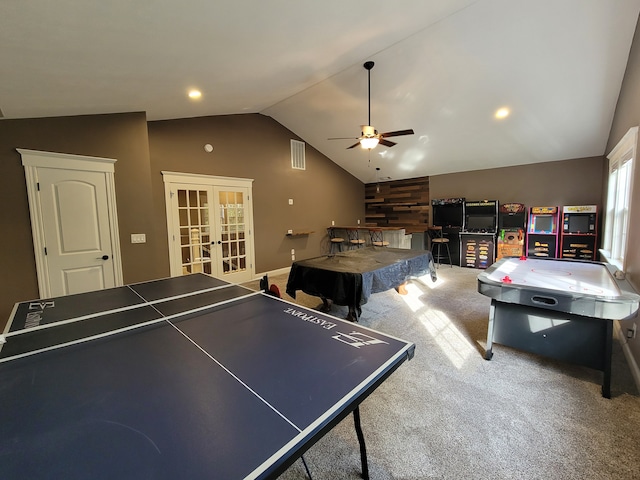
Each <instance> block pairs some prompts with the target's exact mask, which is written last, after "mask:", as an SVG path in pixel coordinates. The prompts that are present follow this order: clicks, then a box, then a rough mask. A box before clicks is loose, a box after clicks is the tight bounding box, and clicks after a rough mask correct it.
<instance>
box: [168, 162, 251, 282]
mask: <svg viewBox="0 0 640 480" xmlns="http://www.w3.org/2000/svg"><path fill="white" fill-rule="evenodd" d="M162 173H163V177H164V181H165V198H166V204H167V225H168V226H169V228H168V230H169V231H168V233H169V248H170V265H171V275H172V276H177V275H186V274H190V273H197V272H202V273H206V274H209V275H212V276H214V277H216V278H220V279H223V280H226V281H228V282H231V283H242V282H247V281H250V280H252V279H253V275H254V267H253V236H252V234H251V231H252V228H253V223H252V222H253V220H252V204H251V188H250V187H249V186H247V185H250V181H249V180H243V179H229V178H224V177H211V176H206V175H195V176H191V175H187V174H179V173H171V172H162ZM185 180H191V181H193V182H201V183H178V182H177V181H185ZM204 181H206V182H207V183H203V182H204ZM214 183H217V185H214ZM220 184H225V185H220Z"/></svg>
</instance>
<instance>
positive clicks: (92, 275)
mask: <svg viewBox="0 0 640 480" xmlns="http://www.w3.org/2000/svg"><path fill="white" fill-rule="evenodd" d="M38 183H39V187H40V204H41V209H42V224H43V232H44V243H45V248H46V252H45V255H46V262H47V267H48V271H49V282H50V288H51V296H54V297H55V296H60V295H68V294H72V293H82V292H87V291H92V290H100V289H103V288H110V287H115V285H116V282H115V275H114V268H113V248H112V246H111V239H110V235H109V223H108V221H107V219H108V218H109V213H108V207H107V193H106V185H105V176H104V173H102V172H86V171H78V170H61V169H50V168H39V169H38Z"/></svg>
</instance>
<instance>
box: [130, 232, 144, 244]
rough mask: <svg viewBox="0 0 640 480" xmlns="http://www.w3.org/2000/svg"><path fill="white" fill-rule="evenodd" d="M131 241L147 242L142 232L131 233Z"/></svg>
mask: <svg viewBox="0 0 640 480" xmlns="http://www.w3.org/2000/svg"><path fill="white" fill-rule="evenodd" d="M131 243H147V235H146V234H144V233H132V234H131Z"/></svg>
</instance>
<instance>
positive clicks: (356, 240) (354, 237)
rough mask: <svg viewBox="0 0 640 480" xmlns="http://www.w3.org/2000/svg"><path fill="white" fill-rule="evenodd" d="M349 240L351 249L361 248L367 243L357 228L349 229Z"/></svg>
mask: <svg viewBox="0 0 640 480" xmlns="http://www.w3.org/2000/svg"><path fill="white" fill-rule="evenodd" d="M347 238H348V239H349V246H350V247H351V248H354V247H355V248H360V247H362V246H363V245H364V244H365V243H366V240H365V239H364V238H360V235H359V233H358V229H357V228H347Z"/></svg>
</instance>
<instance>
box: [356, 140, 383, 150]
mask: <svg viewBox="0 0 640 480" xmlns="http://www.w3.org/2000/svg"><path fill="white" fill-rule="evenodd" d="M379 141H380V139H379V138H378V137H364V138H361V139H360V146H361V147H362V148H366V149H367V150H371V149H372V148H376V145H378V142H379Z"/></svg>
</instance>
